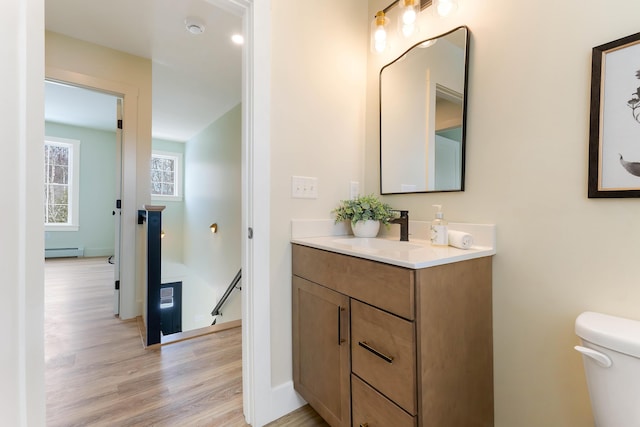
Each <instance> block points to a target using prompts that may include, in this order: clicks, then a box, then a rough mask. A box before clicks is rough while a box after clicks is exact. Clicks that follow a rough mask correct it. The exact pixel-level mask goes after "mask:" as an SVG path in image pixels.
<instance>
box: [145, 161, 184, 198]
mask: <svg viewBox="0 0 640 427" xmlns="http://www.w3.org/2000/svg"><path fill="white" fill-rule="evenodd" d="M181 177H182V154H181V153H167V152H164V151H154V152H153V154H152V155H151V197H152V198H154V199H163V200H182V180H181Z"/></svg>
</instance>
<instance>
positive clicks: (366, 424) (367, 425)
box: [360, 423, 369, 427]
mask: <svg viewBox="0 0 640 427" xmlns="http://www.w3.org/2000/svg"><path fill="white" fill-rule="evenodd" d="M360 427H369V423H362V424H360Z"/></svg>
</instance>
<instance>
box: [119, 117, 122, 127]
mask: <svg viewBox="0 0 640 427" xmlns="http://www.w3.org/2000/svg"><path fill="white" fill-rule="evenodd" d="M118 129H122V119H118Z"/></svg>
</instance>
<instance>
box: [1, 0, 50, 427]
mask: <svg viewBox="0 0 640 427" xmlns="http://www.w3.org/2000/svg"><path fill="white" fill-rule="evenodd" d="M0 24H1V25H2V29H3V30H2V38H0V56H1V57H2V61H3V65H2V67H0V78H1V79H2V81H3V82H4V83H5V84H4V85H3V89H2V97H0V117H2V132H3V139H4V141H3V143H2V159H3V167H2V168H0V179H1V180H2V182H3V183H4V185H3V186H2V191H1V193H2V210H0V236H2V237H1V238H0V271H2V277H3V280H2V282H1V283H0V292H1V293H2V298H3V301H4V303H3V307H2V310H0V324H1V325H3V340H2V346H1V347H0V378H1V379H2V380H1V381H0V413H2V422H3V423H4V424H6V425H11V426H26V425H32V426H42V425H44V419H45V412H44V402H45V399H44V380H43V378H44V348H43V340H42V336H43V321H44V316H43V308H44V292H43V286H42V282H43V280H44V279H43V277H44V273H43V257H42V254H43V250H44V245H43V239H42V236H43V232H44V225H43V224H44V216H43V212H42V202H43V199H42V182H43V179H44V175H43V168H42V167H40V168H37V169H34V168H32V167H31V165H34V164H42V162H43V160H42V140H43V138H44V84H43V82H44V39H43V37H42V34H43V32H44V6H43V4H42V1H40V0H9V1H5V2H3V4H2V13H0ZM25 52H32V53H33V55H26V54H25Z"/></svg>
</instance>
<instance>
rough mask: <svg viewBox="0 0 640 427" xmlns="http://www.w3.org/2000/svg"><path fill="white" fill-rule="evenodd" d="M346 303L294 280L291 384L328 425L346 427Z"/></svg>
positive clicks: (322, 289) (348, 411)
mask: <svg viewBox="0 0 640 427" xmlns="http://www.w3.org/2000/svg"><path fill="white" fill-rule="evenodd" d="M348 322H349V298H348V297H347V296H345V295H342V294H340V293H338V292H335V291H332V290H330V289H327V288H325V287H323V286H318V285H316V284H315V283H312V282H309V281H308V280H305V279H302V278H300V277H296V276H294V277H293V360H295V361H296V362H295V363H294V365H293V379H294V385H295V388H296V390H297V391H298V392H299V393H300V394H301V395H302V396H304V398H305V400H306V401H307V402H309V404H310V405H311V406H312V407H313V408H314V409H315V410H316V411H317V412H318V413H319V414H320V416H322V418H324V419H325V420H326V421H327V422H328V423H329V424H330V425H332V426H336V427H337V426H350V425H351V397H350V381H349V375H350V359H349V324H348Z"/></svg>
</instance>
